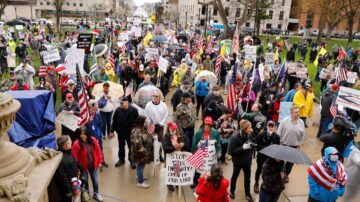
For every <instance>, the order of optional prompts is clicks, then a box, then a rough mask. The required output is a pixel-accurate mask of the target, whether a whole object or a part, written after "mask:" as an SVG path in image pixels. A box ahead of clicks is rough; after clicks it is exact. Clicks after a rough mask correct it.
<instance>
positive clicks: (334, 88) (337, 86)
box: [331, 83, 340, 91]
mask: <svg viewBox="0 0 360 202" xmlns="http://www.w3.org/2000/svg"><path fill="white" fill-rule="evenodd" d="M339 88H340V87H339V84H337V83H334V84H333V85H331V90H332V91H338V90H339Z"/></svg>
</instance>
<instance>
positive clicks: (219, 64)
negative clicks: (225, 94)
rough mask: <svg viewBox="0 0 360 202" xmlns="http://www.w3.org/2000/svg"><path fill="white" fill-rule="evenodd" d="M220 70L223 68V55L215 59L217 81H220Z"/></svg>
mask: <svg viewBox="0 0 360 202" xmlns="http://www.w3.org/2000/svg"><path fill="white" fill-rule="evenodd" d="M220 70H221V55H218V56H217V57H216V61H215V75H216V80H217V81H219V76H220Z"/></svg>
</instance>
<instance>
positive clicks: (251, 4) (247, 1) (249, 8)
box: [237, 0, 255, 30]
mask: <svg viewBox="0 0 360 202" xmlns="http://www.w3.org/2000/svg"><path fill="white" fill-rule="evenodd" d="M239 3H240V5H242V6H243V7H244V11H243V12H242V14H241V16H240V18H239V19H237V26H238V30H240V27H241V26H242V25H243V24H245V23H246V21H248V20H249V19H250V18H251V17H252V13H254V11H255V0H240V2H239Z"/></svg>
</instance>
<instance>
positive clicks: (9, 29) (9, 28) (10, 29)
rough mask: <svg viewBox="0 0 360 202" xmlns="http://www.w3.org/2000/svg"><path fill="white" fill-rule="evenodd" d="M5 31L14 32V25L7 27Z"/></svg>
mask: <svg viewBox="0 0 360 202" xmlns="http://www.w3.org/2000/svg"><path fill="white" fill-rule="evenodd" d="M7 31H9V32H10V33H13V32H15V30H14V27H8V29H7Z"/></svg>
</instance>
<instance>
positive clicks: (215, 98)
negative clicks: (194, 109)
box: [203, 86, 224, 108]
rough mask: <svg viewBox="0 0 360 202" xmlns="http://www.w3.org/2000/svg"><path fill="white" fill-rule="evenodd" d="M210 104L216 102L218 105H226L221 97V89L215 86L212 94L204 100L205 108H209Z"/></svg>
mask: <svg viewBox="0 0 360 202" xmlns="http://www.w3.org/2000/svg"><path fill="white" fill-rule="evenodd" d="M210 102H216V104H217V105H222V104H224V99H223V98H222V97H221V95H220V87H219V86H213V87H212V92H211V93H209V94H208V95H207V96H206V97H205V99H204V103H203V105H204V107H205V108H207V107H208V105H209V103H210Z"/></svg>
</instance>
